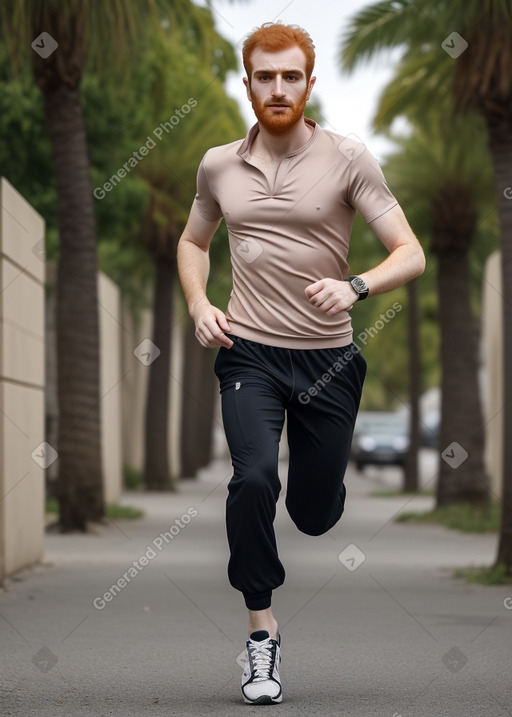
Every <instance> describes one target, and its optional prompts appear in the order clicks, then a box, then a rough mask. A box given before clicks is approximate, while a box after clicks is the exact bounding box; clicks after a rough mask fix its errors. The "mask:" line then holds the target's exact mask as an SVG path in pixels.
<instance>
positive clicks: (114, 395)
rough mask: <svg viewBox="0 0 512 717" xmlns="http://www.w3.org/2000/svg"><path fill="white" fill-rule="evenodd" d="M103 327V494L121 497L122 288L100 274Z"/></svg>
mask: <svg viewBox="0 0 512 717" xmlns="http://www.w3.org/2000/svg"><path fill="white" fill-rule="evenodd" d="M98 318H99V331H100V411H101V414H100V415H101V445H102V462H103V496H104V500H105V503H106V504H110V503H115V502H117V501H118V500H119V497H120V495H121V491H122V486H123V459H122V421H121V410H122V409H121V292H120V290H119V287H118V286H117V284H115V283H114V282H113V281H112V280H111V279H109V277H108V276H106V275H105V274H102V273H101V272H100V273H99V274H98Z"/></svg>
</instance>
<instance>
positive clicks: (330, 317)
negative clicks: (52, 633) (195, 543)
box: [178, 23, 425, 704]
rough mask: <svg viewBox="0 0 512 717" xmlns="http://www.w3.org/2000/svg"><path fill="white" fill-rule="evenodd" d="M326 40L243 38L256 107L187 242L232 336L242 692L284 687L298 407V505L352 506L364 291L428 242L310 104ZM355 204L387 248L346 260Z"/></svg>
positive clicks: (291, 35)
mask: <svg viewBox="0 0 512 717" xmlns="http://www.w3.org/2000/svg"><path fill="white" fill-rule="evenodd" d="M314 61H315V52H314V45H313V43H312V41H311V38H310V36H309V35H308V33H307V32H305V31H304V30H302V29H300V28H297V27H296V26H287V25H282V24H280V23H266V24H264V25H262V26H261V27H260V28H258V29H256V30H255V31H254V32H253V33H252V34H251V35H249V37H248V38H247V39H246V41H245V43H244V47H243V62H244V67H245V70H246V73H247V76H246V77H244V80H243V81H244V84H245V87H246V90H247V97H248V98H249V101H250V102H251V103H252V107H253V110H254V113H255V115H256V119H257V123H256V124H255V125H254V126H253V127H252V128H251V129H250V131H249V133H248V134H247V136H246V137H245V138H244V139H243V140H238V141H236V142H232V143H230V144H227V145H223V146H220V147H214V148H212V149H210V150H209V151H208V152H207V153H206V155H205V156H204V158H203V160H202V162H201V165H200V167H199V171H198V176H197V194H196V197H195V200H194V203H193V205H192V208H191V211H190V216H189V219H188V222H187V225H186V227H185V230H184V231H183V234H182V236H181V239H180V242H179V246H178V266H179V273H180V279H181V283H182V286H183V291H184V294H185V297H186V300H187V303H188V307H189V311H190V315H191V316H192V318H193V320H194V322H195V326H196V337H197V339H198V341H199V342H200V343H201V345H202V346H205V347H220V348H219V351H218V354H217V358H216V362H215V373H216V375H217V377H218V379H219V382H220V391H221V395H222V416H223V423H224V430H225V433H226V439H227V442H228V446H229V450H230V454H231V460H232V465H233V476H232V478H231V480H230V482H229V485H228V497H227V502H226V528H227V537H228V543H229V548H230V559H229V564H228V576H229V580H230V583H231V585H232V586H233V587H234V588H236V589H237V590H240V591H241V592H242V594H243V598H244V602H245V606H246V607H247V609H248V611H249V630H248V633H249V637H248V640H247V642H246V647H247V665H246V668H245V670H244V672H243V675H242V693H243V698H244V700H245V702H249V703H252V704H271V703H278V702H281V701H282V696H283V693H282V687H281V681H280V677H279V665H280V660H281V639H280V635H279V628H278V623H277V620H276V619H275V617H274V615H273V613H272V607H271V599H272V591H273V590H275V589H276V588H278V587H279V586H280V585H282V584H283V582H284V578H285V570H284V567H283V565H282V563H281V561H280V559H279V556H278V551H277V545H276V536H275V533H274V526H273V523H274V518H275V513H276V503H277V499H278V496H279V492H280V489H281V483H280V481H279V477H278V448H279V441H280V438H281V432H282V429H283V424H284V419H285V413H286V416H287V439H288V445H289V469H288V482H287V493H286V508H287V510H288V512H289V514H290V516H291V518H292V520H293V521H294V523H295V524H296V526H297V527H298V529H299V530H300V531H302V532H304V533H306V534H308V535H322V534H323V533H325V532H326V531H328V530H329V529H330V528H332V527H333V526H334V525H335V524H336V523H337V521H338V520H339V519H340V517H341V515H342V513H343V508H344V503H345V494H346V491H345V485H344V482H343V480H344V475H345V470H346V466H347V462H348V458H349V452H350V445H351V440H352V433H353V429H354V422H355V419H356V415H357V411H358V408H359V402H360V398H361V391H362V387H363V381H364V377H365V373H366V362H365V359H364V358H363V356H362V355H361V354H360V353H359V350H358V347H357V346H356V344H355V343H353V340H352V328H351V320H350V313H349V312H350V310H351V308H352V306H353V305H354V304H355V302H356V301H361V300H363V299H366V298H367V297H368V296H370V297H372V296H375V295H377V294H382V293H384V292H387V291H391V290H393V289H395V288H397V287H399V286H401V285H402V284H404V283H406V282H407V281H409V280H411V279H413V278H414V277H416V276H419V275H420V274H421V273H422V272H423V271H424V268H425V257H424V254H423V251H422V249H421V247H420V244H419V243H418V241H417V239H416V237H415V236H414V234H413V232H412V230H411V228H410V226H409V224H408V222H407V220H406V218H405V216H404V213H403V211H402V209H401V208H400V206H399V205H398V202H397V200H396V199H395V197H394V196H393V194H392V193H391V192H390V190H389V188H388V186H387V184H386V182H385V179H384V176H383V174H382V171H381V169H380V167H379V165H378V163H377V161H376V160H375V159H374V157H373V156H372V155H371V154H370V153H369V152H368V151H367V150H366V149H365V147H364V145H362V144H360V143H357V142H353V141H352V140H350V139H348V138H345V137H342V136H341V135H338V134H335V133H334V132H330V131H327V130H324V129H322V128H321V127H320V126H319V125H318V124H316V123H315V122H313V121H312V120H310V119H307V118H305V117H304V109H305V106H306V102H307V100H308V99H309V97H310V95H311V92H312V90H313V86H314V84H315V77H312V72H313V66H314ZM356 211H359V212H360V213H361V215H362V216H363V218H364V220H365V221H366V222H367V223H368V224H369V225H370V227H371V228H372V230H373V231H374V232H375V234H376V236H377V237H378V238H379V239H380V241H381V242H382V243H383V245H384V246H385V247H386V249H387V250H388V252H389V255H388V256H387V257H386V259H385V260H384V261H383V262H382V263H381V264H379V265H378V266H376V267H373V268H368V269H367V270H365V271H364V272H363V273H361V274H359V275H358V276H357V275H349V267H348V263H347V254H348V249H349V240H350V233H351V228H352V224H353V221H354V217H355V214H356ZM222 219H224V220H225V222H226V225H227V228H228V232H229V247H230V253H231V263H232V273H233V290H232V293H231V297H230V300H229V303H228V306H227V309H226V312H225V313H224V312H223V311H221V310H220V309H219V308H217V307H216V306H212V304H211V303H210V302H209V300H208V297H207V295H206V285H207V279H208V274H209V257H208V250H209V246H210V242H211V240H212V238H213V236H214V234H215V232H216V230H217V228H218V226H219V224H220V222H221V220H222Z"/></svg>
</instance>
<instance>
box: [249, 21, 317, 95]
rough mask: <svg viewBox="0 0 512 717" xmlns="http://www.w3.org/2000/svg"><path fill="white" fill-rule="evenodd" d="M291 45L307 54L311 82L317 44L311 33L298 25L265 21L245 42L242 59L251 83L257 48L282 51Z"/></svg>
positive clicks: (307, 72)
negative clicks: (252, 57) (254, 52)
mask: <svg viewBox="0 0 512 717" xmlns="http://www.w3.org/2000/svg"><path fill="white" fill-rule="evenodd" d="M290 47H300V49H301V50H302V52H303V53H304V55H305V56H306V80H307V81H308V82H309V79H310V77H311V75H312V73H313V67H314V65H315V46H314V45H313V41H312V39H311V37H310V36H309V34H308V33H307V32H306V31H305V30H303V29H302V28H301V27H299V26H298V25H283V24H282V23H278V22H276V23H274V22H265V23H264V24H263V25H261V27H258V28H256V29H255V30H254V31H253V32H252V33H251V34H250V35H249V36H248V37H247V38H246V39H245V41H244V44H243V49H242V59H243V63H244V67H245V71H246V72H247V78H248V80H249V83H250V82H251V75H252V63H251V55H252V53H253V51H254V50H255V49H256V48H260V49H261V50H264V52H280V51H281V50H287V49H288V48H290Z"/></svg>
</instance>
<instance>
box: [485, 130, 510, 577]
mask: <svg viewBox="0 0 512 717" xmlns="http://www.w3.org/2000/svg"><path fill="white" fill-rule="evenodd" d="M489 137H490V141H489V145H490V149H491V154H492V158H493V164H494V174H495V182H496V200H497V208H498V217H499V222H500V233H501V237H502V239H501V266H502V287H503V289H502V291H503V353H504V356H503V367H504V375H503V406H504V416H503V436H504V441H503V490H502V504H501V509H502V519H501V530H500V539H499V547H498V556H497V562H498V563H502V564H504V565H505V566H506V568H507V571H508V572H509V573H512V441H511V440H510V437H511V436H512V372H511V371H510V367H511V366H512V199H511V198H510V197H511V192H512V189H511V186H512V181H511V174H510V168H511V167H512V127H511V124H510V121H509V120H508V119H507V118H506V117H505V118H504V119H503V121H502V122H501V123H496V124H493V125H490V126H489Z"/></svg>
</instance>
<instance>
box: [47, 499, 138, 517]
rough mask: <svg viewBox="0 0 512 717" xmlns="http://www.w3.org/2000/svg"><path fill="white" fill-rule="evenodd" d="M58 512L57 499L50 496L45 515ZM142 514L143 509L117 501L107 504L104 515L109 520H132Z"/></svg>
mask: <svg viewBox="0 0 512 717" xmlns="http://www.w3.org/2000/svg"><path fill="white" fill-rule="evenodd" d="M58 513H59V501H58V500H56V499H55V498H50V499H48V500H47V501H46V515H48V516H51V515H58ZM143 515H144V511H142V510H140V509H139V508H133V507H131V506H129V505H119V504H118V503H111V504H110V505H108V506H107V510H106V516H107V518H110V520H134V519H136V518H141V517H142V516H143Z"/></svg>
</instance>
